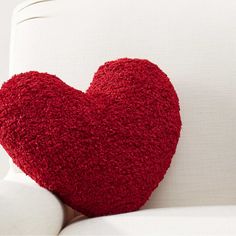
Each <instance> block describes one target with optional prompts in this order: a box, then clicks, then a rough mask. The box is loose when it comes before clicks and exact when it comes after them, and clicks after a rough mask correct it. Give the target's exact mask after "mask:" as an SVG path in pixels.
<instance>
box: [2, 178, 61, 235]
mask: <svg viewBox="0 0 236 236" xmlns="http://www.w3.org/2000/svg"><path fill="white" fill-rule="evenodd" d="M64 218H65V217H64V206H63V205H62V204H61V203H60V201H59V200H58V199H57V198H56V197H55V196H54V195H53V194H52V193H50V192H49V191H47V190H45V189H43V188H41V187H39V186H38V185H37V184H36V183H34V182H33V181H32V180H30V179H29V178H28V177H27V176H25V175H24V174H16V175H11V176H7V177H6V179H5V180H3V181H0V235H57V234H58V233H59V232H60V230H61V228H62V226H63V223H64Z"/></svg>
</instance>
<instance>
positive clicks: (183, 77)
mask: <svg viewBox="0 0 236 236" xmlns="http://www.w3.org/2000/svg"><path fill="white" fill-rule="evenodd" d="M235 7H236V1H234V0H228V1H224V0H215V1H214V3H213V2H212V1H210V0H199V1H195V0H176V1H171V3H170V2H169V1H166V0H138V1H137V0H128V1H127V0H113V1H111V0H99V1H94V0H79V1H78V0H70V1H67V0H60V1H52V0H50V1H45V0H44V1H27V2H25V3H24V4H21V5H19V7H18V8H16V10H15V12H14V15H13V20H12V41H11V56H10V58H11V59H10V75H12V74H15V73H20V72H25V71H29V70H39V71H47V72H49V73H53V74H57V75H58V76H59V77H60V78H61V79H62V80H64V81H65V82H66V83H68V84H69V85H72V86H74V87H76V88H78V89H82V90H86V88H87V87H88V86H89V83H90V81H91V80H92V76H93V73H94V72H95V71H96V70H97V68H98V66H99V65H101V64H103V63H104V62H105V61H107V60H112V59H116V58H118V57H139V58H147V59H149V60H151V61H153V62H155V63H157V64H158V65H160V67H161V68H162V69H163V70H164V71H165V72H166V73H167V74H168V75H169V77H170V78H171V80H172V82H173V84H174V85H175V87H176V90H177V92H178V95H179V98H180V105H181V114H182V121H183V130H182V133H181V139H180V142H179V145H178V148H177V153H176V155H175V157H174V160H173V162H172V165H171V168H170V170H169V171H168V173H167V175H166V178H165V180H164V181H163V182H162V183H161V185H160V187H159V188H158V189H157V191H155V193H154V194H153V196H152V198H151V201H150V202H149V203H148V204H147V205H146V206H145V207H148V208H153V207H166V206H191V205H203V204H208V205H209V204H211V205H212V204H213V205H214V204H235V203H236V188H235V181H236V171H235V169H236V158H235V156H236V148H235V144H236V142H235V140H236V124H235V120H236V102H235V101H236V80H235V77H236V70H235V65H236V55H235V54H236V51H235V46H236V45H235V44H236V32H235V27H234V26H235V21H236V14H235ZM147 174H148V173H147Z"/></svg>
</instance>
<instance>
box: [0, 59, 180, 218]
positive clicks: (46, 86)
mask: <svg viewBox="0 0 236 236" xmlns="http://www.w3.org/2000/svg"><path fill="white" fill-rule="evenodd" d="M180 129H181V120H180V114H179V104H178V98H177V95H176V93H175V90H174V88H173V86H172V84H171V83H170V81H169V79H168V78H167V76H166V75H165V74H164V73H163V72H162V71H161V70H160V69H159V68H158V67H157V66H156V65H154V64H152V63H151V62H149V61H147V60H140V59H119V60H116V61H111V62H107V63H105V64H104V65H103V66H101V67H100V68H99V69H98V71H97V72H96V74H95V75H94V79H93V82H92V83H91V85H90V87H89V89H88V90H87V91H86V93H83V92H81V91H78V90H76V89H74V88H72V87H70V86H68V85H66V84H65V83H64V82H62V81H61V80H60V79H58V78H57V77H56V76H53V75H50V74H47V73H39V72H27V73H22V74H19V75H16V76H13V77H12V79H10V80H9V81H8V82H6V83H4V84H3V86H2V88H1V90H0V143H1V144H2V146H3V147H4V148H5V149H6V151H7V152H8V154H9V155H10V156H11V158H12V159H13V161H14V163H15V164H16V165H17V166H19V167H20V168H21V169H22V170H23V171H24V172H25V173H26V174H27V175H29V176H30V177H31V178H32V179H34V180H35V181H36V182H37V183H38V184H40V185H41V186H43V187H45V188H47V189H48V190H50V191H52V192H53V193H55V194H56V195H57V196H59V197H60V199H62V200H63V201H64V202H65V203H66V204H68V205H69V206H71V207H72V208H74V209H76V210H78V211H80V212H82V213H84V214H86V215H88V216H99V215H107V214H115V213H122V212H128V211H134V210H137V209H139V208H140V207H141V206H142V205H143V204H144V203H145V202H146V201H147V199H148V198H149V197H150V195H151V193H152V191H153V190H154V189H155V188H156V187H157V186H158V184H159V183H160V181H161V180H162V179H163V177H164V175H165V173H166V171H167V169H168V167H169V165H170V162H171V159H172V156H173V155H174V153H175V150H176V145H177V142H178V139H179V135H180Z"/></svg>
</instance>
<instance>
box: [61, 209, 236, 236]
mask: <svg viewBox="0 0 236 236" xmlns="http://www.w3.org/2000/svg"><path fill="white" fill-rule="evenodd" d="M59 235H60V236H67V235H83V236H86V235H90V236H91V235H92V236H106V235H107V236H108V235H109V236H111V235H112V236H115V235H116V236H118V235H119V236H120V235H125V236H131V235H132V236H138V235H144V236H146V235H149V236H151V235H153V236H154V235H155V236H156V235H158V236H169V235H171V236H173V235H174V236H184V235H186V236H192V235H194V236H197V235H199V236H203V235H218V236H219V235H222V236H225V235H227V236H229V235H236V206H215V207H214V206H211V207H182V208H160V209H152V210H142V211H137V212H133V213H127V214H120V215H113V216H106V217H98V218H91V219H83V220H81V221H77V222H74V223H72V224H71V225H69V226H67V227H66V228H64V229H63V230H62V232H61V233H60V234H59Z"/></svg>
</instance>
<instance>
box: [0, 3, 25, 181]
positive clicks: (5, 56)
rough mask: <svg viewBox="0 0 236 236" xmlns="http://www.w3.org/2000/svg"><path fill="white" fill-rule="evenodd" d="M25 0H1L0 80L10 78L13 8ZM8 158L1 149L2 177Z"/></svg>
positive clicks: (6, 167) (0, 167) (0, 175)
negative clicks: (9, 64) (9, 61)
mask: <svg viewBox="0 0 236 236" xmlns="http://www.w3.org/2000/svg"><path fill="white" fill-rule="evenodd" d="M23 1H24V0H1V1H0V82H1V83H2V82H3V81H5V80H7V79H8V60H9V39H10V29H11V14H12V10H13V8H14V7H15V6H16V5H17V4H18V3H20V2H23ZM7 169H8V160H7V158H6V154H4V151H3V150H2V148H1V150H0V179H1V178H2V177H3V176H4V175H5V174H6V172H7Z"/></svg>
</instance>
